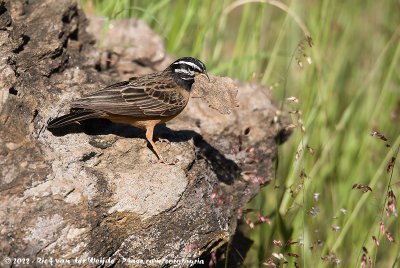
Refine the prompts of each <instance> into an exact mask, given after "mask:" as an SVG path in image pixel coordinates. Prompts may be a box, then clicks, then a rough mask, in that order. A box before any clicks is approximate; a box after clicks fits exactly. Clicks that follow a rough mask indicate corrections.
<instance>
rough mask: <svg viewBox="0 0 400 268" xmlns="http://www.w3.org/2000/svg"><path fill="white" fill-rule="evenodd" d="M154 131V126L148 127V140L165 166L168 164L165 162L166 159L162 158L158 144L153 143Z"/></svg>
mask: <svg viewBox="0 0 400 268" xmlns="http://www.w3.org/2000/svg"><path fill="white" fill-rule="evenodd" d="M153 130H154V126H148V127H146V139H147V140H148V141H149V142H150V144H151V146H152V147H153V150H154V151H155V152H156V154H157V157H158V160H159V161H160V162H162V163H164V164H166V162H165V161H164V158H163V157H162V156H161V154H160V152H159V151H158V149H157V147H156V144H155V143H154V141H153Z"/></svg>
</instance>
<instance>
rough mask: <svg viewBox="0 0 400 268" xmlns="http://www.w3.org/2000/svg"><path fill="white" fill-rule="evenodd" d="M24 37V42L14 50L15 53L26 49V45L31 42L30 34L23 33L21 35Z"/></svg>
mask: <svg viewBox="0 0 400 268" xmlns="http://www.w3.org/2000/svg"><path fill="white" fill-rule="evenodd" d="M21 38H22V44H20V45H19V46H18V47H17V48H16V49H14V50H13V52H14V53H20V52H21V51H23V50H24V47H25V46H26V45H27V44H28V43H29V40H30V39H31V38H30V37H29V36H27V35H25V34H23V35H21Z"/></svg>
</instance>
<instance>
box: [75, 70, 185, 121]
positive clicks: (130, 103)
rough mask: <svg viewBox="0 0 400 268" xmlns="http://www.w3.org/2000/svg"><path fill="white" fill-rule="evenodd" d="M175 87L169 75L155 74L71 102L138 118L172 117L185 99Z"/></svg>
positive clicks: (78, 105) (182, 105)
mask: <svg viewBox="0 0 400 268" xmlns="http://www.w3.org/2000/svg"><path fill="white" fill-rule="evenodd" d="M177 87H178V85H177V84H176V83H175V82H174V81H173V80H172V78H171V77H170V76H169V75H165V74H163V73H162V72H161V73H155V74H151V75H146V76H143V77H139V78H134V79H131V80H129V81H125V82H120V83H117V84H114V85H111V86H108V87H106V88H104V89H102V90H100V91H97V92H94V93H92V94H90V95H87V96H85V97H83V98H81V99H79V100H76V101H74V102H73V103H72V108H83V109H90V110H95V111H103V112H106V113H111V114H117V115H127V116H133V117H138V118H151V117H157V116H162V117H164V116H165V117H167V116H173V115H176V114H178V113H179V112H180V111H182V110H183V108H185V106H186V104H187V102H188V96H185V95H184V94H182V90H177Z"/></svg>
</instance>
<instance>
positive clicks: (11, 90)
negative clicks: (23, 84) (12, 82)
mask: <svg viewBox="0 0 400 268" xmlns="http://www.w3.org/2000/svg"><path fill="white" fill-rule="evenodd" d="M8 93H10V94H12V95H15V96H17V95H18V90H16V89H15V88H14V87H11V88H10V89H9V90H8Z"/></svg>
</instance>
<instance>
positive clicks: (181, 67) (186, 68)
mask: <svg viewBox="0 0 400 268" xmlns="http://www.w3.org/2000/svg"><path fill="white" fill-rule="evenodd" d="M168 69H170V71H171V72H172V75H173V77H174V79H175V81H176V82H177V83H178V84H179V85H180V86H182V87H184V88H185V89H186V90H190V89H191V87H192V84H193V83H194V78H195V76H197V75H201V76H204V77H205V78H207V79H208V81H210V78H209V77H208V74H207V70H206V66H205V65H204V63H202V62H201V61H200V60H198V59H195V58H191V57H184V58H180V59H178V60H176V61H174V62H173V63H172V64H171V65H170V66H169V67H168Z"/></svg>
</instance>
